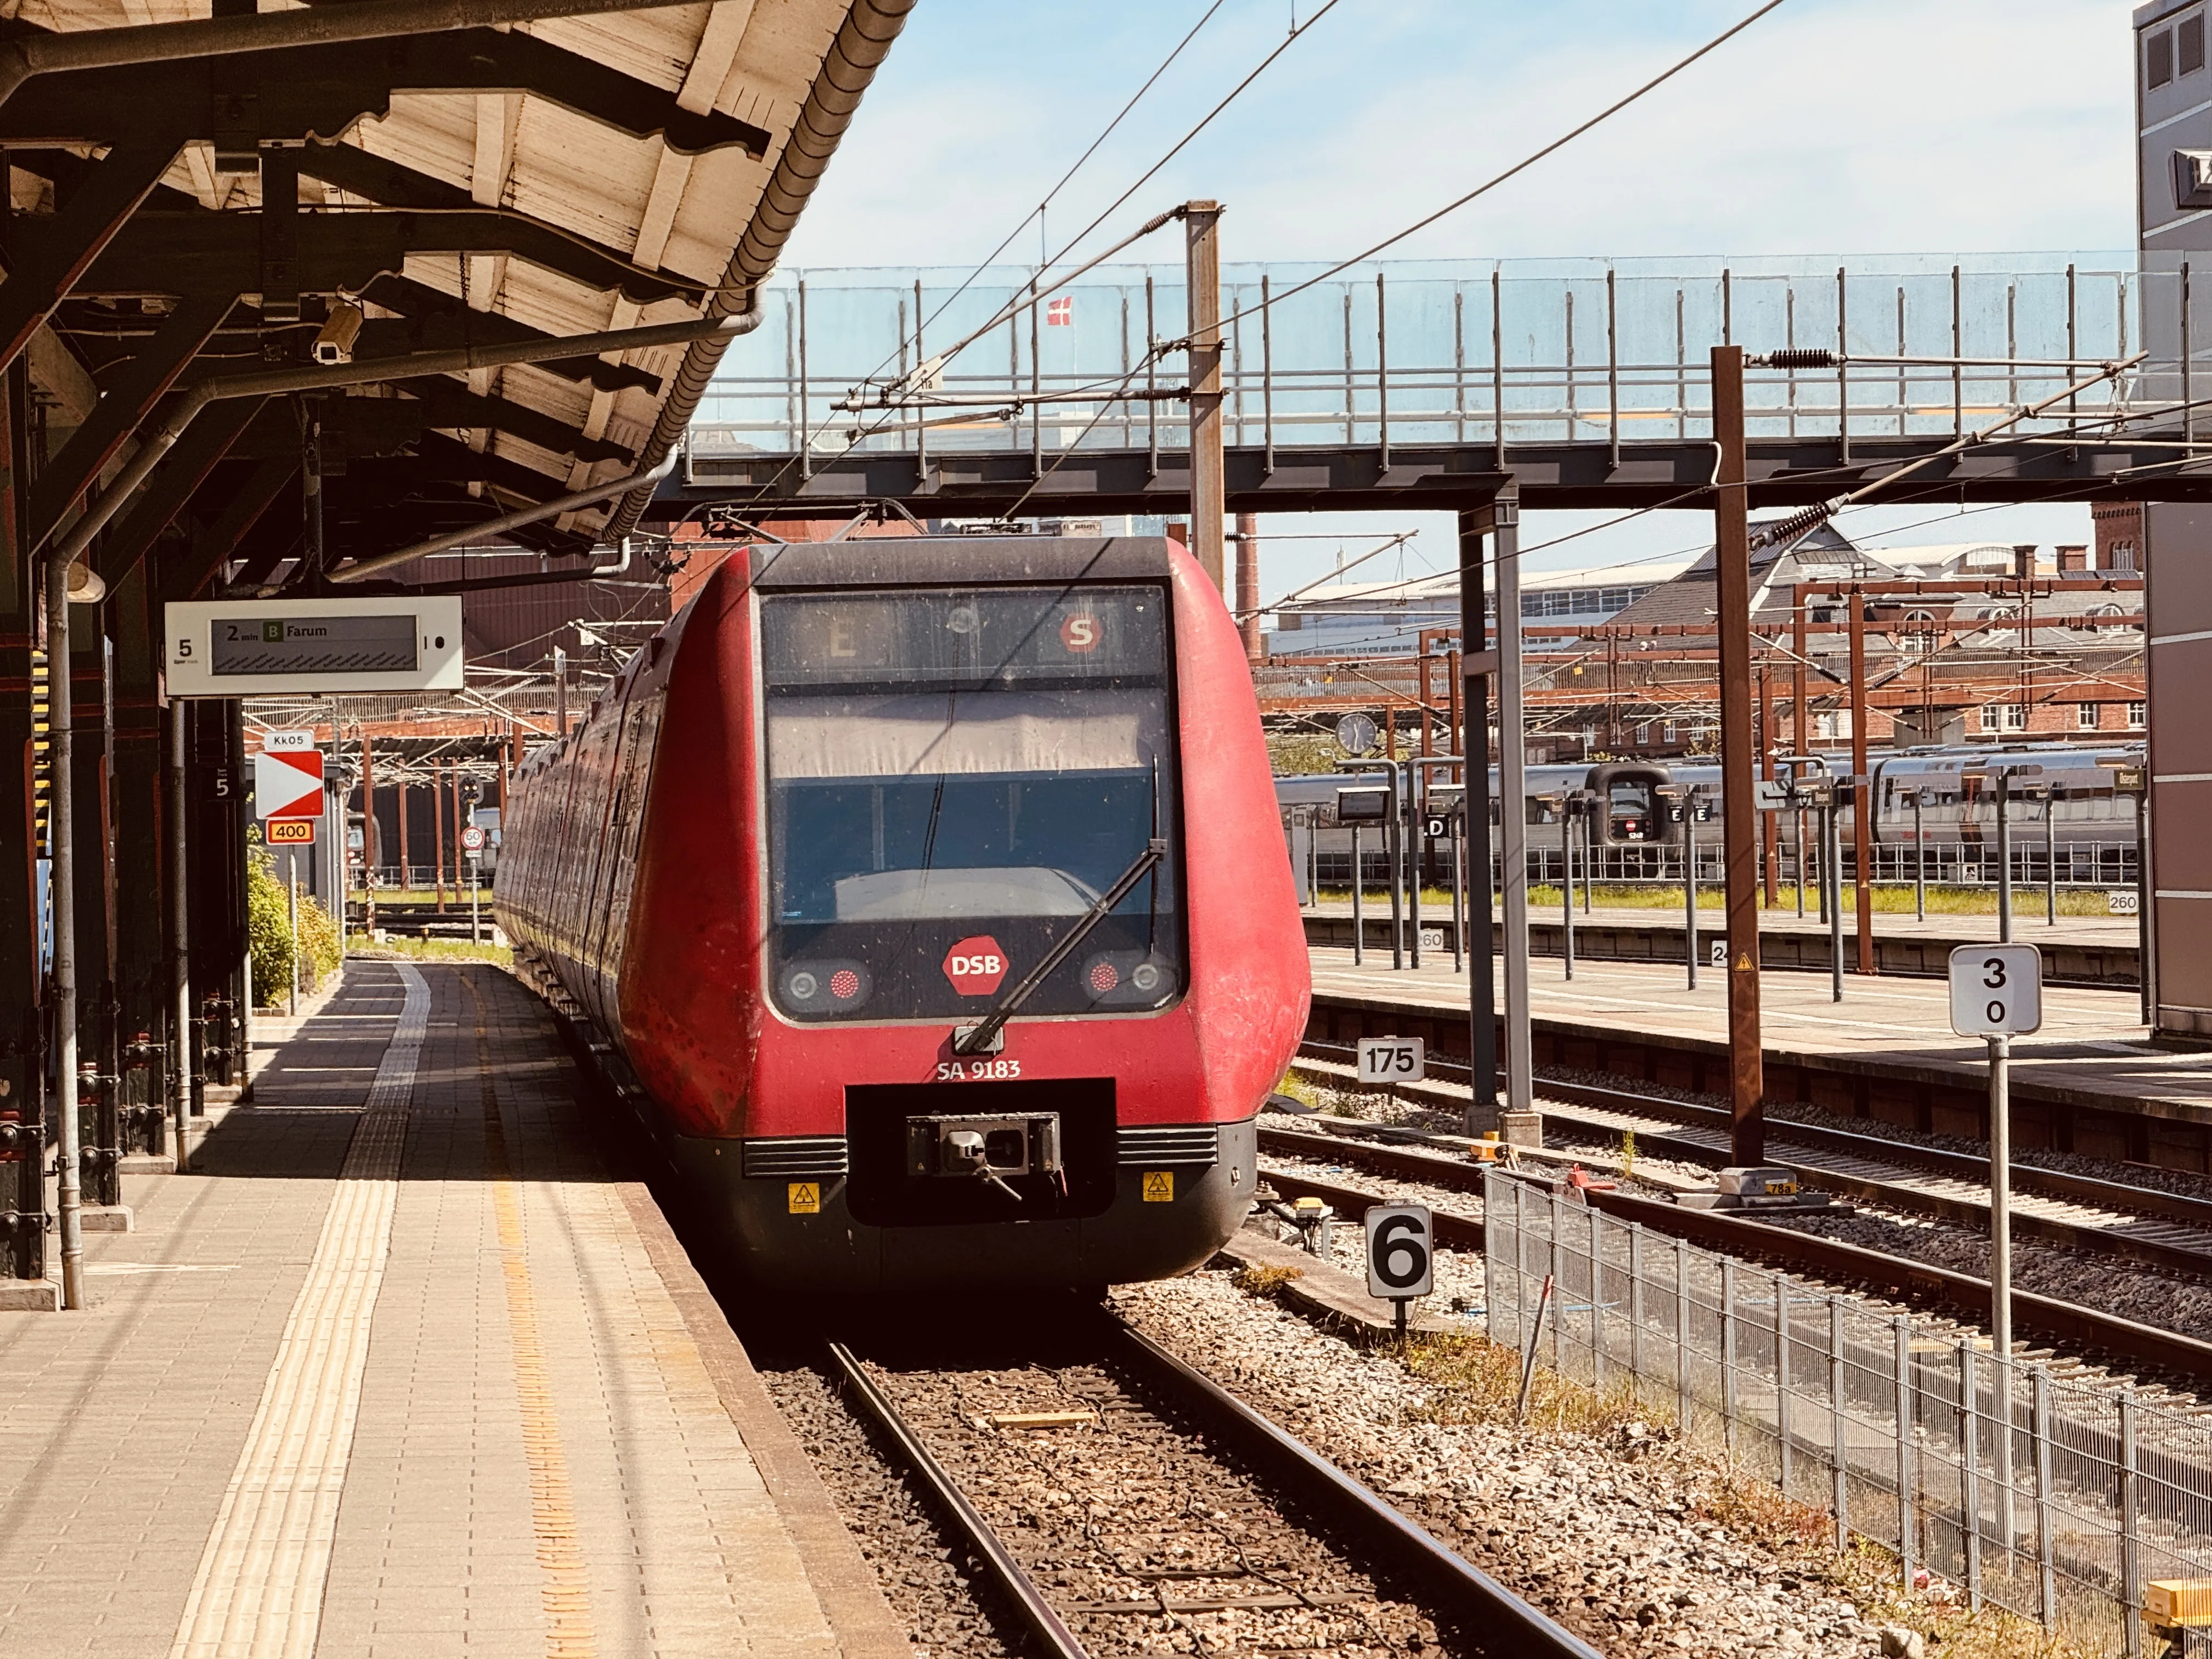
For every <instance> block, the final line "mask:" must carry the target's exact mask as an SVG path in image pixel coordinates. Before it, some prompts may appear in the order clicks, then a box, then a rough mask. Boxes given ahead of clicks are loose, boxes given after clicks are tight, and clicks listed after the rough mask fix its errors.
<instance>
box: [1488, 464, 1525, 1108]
mask: <svg viewBox="0 0 2212 1659" xmlns="http://www.w3.org/2000/svg"><path fill="white" fill-rule="evenodd" d="M1491 524H1492V528H1493V530H1494V531H1495V532H1496V534H1497V538H1498V564H1497V571H1498V799H1499V800H1500V801H1502V802H1503V803H1504V806H1505V810H1504V811H1500V812H1499V813H1498V829H1499V831H1500V834H1499V836H1498V848H1499V854H1500V861H1501V865H1502V868H1501V870H1500V872H1499V878H1498V884H1499V885H1500V886H1501V887H1502V888H1504V899H1505V940H1504V950H1505V1104H1506V1109H1508V1110H1509V1111H1515V1112H1526V1111H1528V1110H1531V1109H1533V1104H1534V1084H1535V1078H1534V1067H1533V1066H1531V1064H1530V1060H1531V1056H1530V1054H1529V1052H1528V814H1527V813H1526V812H1524V811H1522V808H1521V803H1522V801H1524V800H1526V799H1528V737H1527V732H1526V727H1525V725H1524V718H1523V714H1522V684H1521V495H1520V492H1519V491H1518V490H1517V489H1515V488H1513V486H1512V485H1511V484H1510V483H1509V484H1508V485H1507V487H1506V488H1505V489H1504V490H1502V491H1500V492H1499V494H1498V498H1497V500H1496V501H1494V502H1492V506H1491Z"/></svg>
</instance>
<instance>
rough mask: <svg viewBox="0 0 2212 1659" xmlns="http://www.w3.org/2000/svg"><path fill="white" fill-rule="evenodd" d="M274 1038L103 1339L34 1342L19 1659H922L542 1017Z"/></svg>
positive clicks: (148, 1239) (490, 984)
mask: <svg viewBox="0 0 2212 1659" xmlns="http://www.w3.org/2000/svg"><path fill="white" fill-rule="evenodd" d="M256 1037H257V1044H256V1048H257V1052H256V1054H255V1056H254V1060H255V1070H256V1073H257V1076H256V1079H255V1086H254V1089H253V1093H252V1103H251V1104H248V1105H241V1106H239V1107H236V1108H234V1109H231V1110H230V1111H229V1112H228V1113H227V1114H226V1115H224V1116H223V1117H222V1120H221V1121H219V1122H218V1123H216V1125H215V1127H213V1128H212V1129H211V1130H210V1133H208V1135H207V1137H206V1139H205V1140H204V1142H203V1144H202V1145H201V1146H200V1147H199V1148H198V1151H197V1159H196V1164H195V1169H194V1170H193V1172H192V1173H191V1174H188V1175H184V1176H176V1175H149V1176H137V1177H131V1179H130V1182H129V1184H128V1187H127V1189H126V1192H125V1198H126V1200H128V1201H130V1202H131V1204H132V1205H134V1206H136V1209H137V1217H138V1231H137V1232H136V1233H134V1234H129V1235H119V1236H101V1237H90V1238H88V1242H87V1261H88V1286H89V1291H90V1298H91V1304H92V1305H91V1307H90V1308H89V1310H87V1311H83V1312H78V1313H62V1314H34V1313H21V1314H0V1398H4V1399H5V1400H7V1401H8V1402H9V1405H8V1412H7V1419H6V1426H7V1431H6V1433H5V1434H4V1435H0V1492H4V1493H5V1494H6V1495H7V1496H6V1499H5V1505H6V1507H5V1510H4V1519H0V1653H7V1654H34V1653H36V1654H46V1653H61V1652H64V1651H66V1652H72V1653H76V1652H85V1653H94V1654H100V1655H110V1656H116V1659H124V1656H128V1659H144V1656H148V1655H161V1654H167V1655H170V1656H172V1659H215V1656H232V1655H240V1656H245V1655H252V1656H260V1655H272V1656H273V1655H278V1654H282V1655H286V1656H306V1655H310V1654H313V1655H317V1656H322V1659H337V1656H344V1659H368V1656H385V1655H396V1656H404V1659H432V1656H445V1655H452V1656H462V1655H468V1656H478V1655H489V1656H507V1655H514V1656H523V1655H528V1656H532V1659H543V1656H546V1655H549V1654H551V1655H560V1656H572V1659H580V1656H591V1655H616V1654H620V1655H647V1654H650V1655H700V1656H706V1655H710V1654H711V1655H714V1656H718V1659H719V1656H726V1655H759V1656H810V1659H811V1656H823V1659H826V1656H831V1655H837V1654H844V1655H850V1656H855V1659H863V1656H864V1659H892V1656H895V1655H903V1654H905V1653H907V1652H908V1643H907V1640H906V1638H905V1635H904V1632H902V1631H901V1630H899V1629H897V1628H896V1626H895V1625H894V1622H893V1620H892V1618H891V1615H890V1612H889V1610H888V1608H887V1607H886V1606H885V1604H884V1601H883V1599H882V1596H881V1594H880V1592H879V1591H878V1589H877V1588H876V1584H875V1581H874V1578H873V1576H872V1572H871V1571H870V1569H869V1568H868V1567H867V1565H866V1563H865V1562H864V1561H863V1560H862V1559H861V1558H860V1554H859V1553H858V1551H857V1550H856V1549H855V1547H854V1545H853V1543H852V1542H851V1539H850V1534H848V1531H847V1529H846V1528H845V1527H844V1525H843V1523H842V1521H841V1520H840V1519H839V1518H838V1516H837V1515H836V1511H835V1510H834V1508H833V1507H832V1506H831V1504H830V1502H829V1498H828V1497H827V1495H826V1493H825V1492H823V1488H822V1486H820V1483H819V1481H818V1480H817V1478H816V1476H815V1474H814V1473H813V1470H812V1467H811V1464H810V1463H809V1462H807V1460H806V1459H805V1455H804V1454H803V1452H801V1450H800V1449H799V1445H798V1443H797V1442H796V1440H795V1439H794V1438H793V1437H792V1435H791V1433H790V1431H789V1430H788V1429H787V1427H786V1426H785V1425H784V1424H783V1421H782V1419H781V1417H780V1416H779V1415H778V1414H777V1413H776V1412H775V1408H774V1407H773V1405H772V1404H771V1403H770V1402H769V1400H768V1398H767V1395H766V1394H765V1393H764V1391H763V1389H762V1388H761V1385H760V1383H759V1381H758V1379H757V1377H756V1376H754V1375H753V1373H752V1371H751V1370H750V1366H749V1365H748V1364H746V1362H745V1359H744V1352H743V1351H742V1349H740V1348H739V1347H738V1343H737V1341H736V1339H735V1338H734V1337H733V1336H732V1334H731V1333H730V1330H729V1328H728V1327H727V1325H726V1323H725V1322H724V1321H723V1317H722V1315H721V1311H720V1309H719V1308H718V1307H717V1306H716V1304H714V1300H713V1298H712V1297H710V1296H709V1295H708V1291H707V1290H706V1287H705V1286H704V1285H703V1284H702V1281H701V1279H700V1278H699V1276H698V1275H697V1273H696V1272H695V1271H694V1270H693V1268H692V1267H691V1264H690V1261H688V1260H687V1259H686V1258H685V1257H684V1254H683V1251H682V1249H680V1248H679V1247H678V1244H677V1243H676V1241H675V1239H674V1237H673V1236H672V1235H671V1233H670V1231H669V1230H668V1227H667V1225H666V1224H665V1221H664V1219H663V1218H662V1217H661V1215H660V1212H659V1209H658V1208H657V1207H656V1206H655V1205H654V1204H653V1200H652V1198H651V1196H650V1195H649V1194H647V1192H646V1190H645V1189H644V1188H642V1187H641V1186H639V1185H637V1184H636V1183H635V1182H629V1181H626V1180H623V1179H618V1178H617V1176H616V1175H615V1174H612V1173H611V1172H610V1171H609V1170H608V1169H607V1168H606V1167H605V1164H603V1162H602V1160H601V1158H600V1156H599V1152H598V1151H597V1150H596V1149H595V1146H594V1143H593V1140H592V1137H591V1135H590V1134H589V1133H588V1131H587V1126H586V1123H585V1122H584V1121H583V1119H582V1117H581V1116H580V1108H579V1104H578V1091H577V1084H576V1079H575V1076H574V1072H573V1070H572V1068H571V1066H570V1064H569V1062H568V1059H567V1057H566V1056H565V1055H564V1054H563V1053H562V1050H561V1049H560V1048H559V1047H558V1045H557V1042H556V1036H555V1034H554V1030H553V1026H552V1024H551V1021H550V1018H548V1017H547V1016H546V1015H545V1013H544V1011H543V1008H542V1006H541V1005H539V1004H538V1002H537V1000H536V999H534V998H533V997H532V996H531V995H530V994H529V993H528V992H526V990H525V989H523V987H521V986H520V985H519V984H518V983H517V982H516V981H514V980H513V979H512V978H511V977H510V976H508V975H507V974H505V973H503V972H502V971H501V970H499V969H495V968H493V967H490V966H488V965H477V964H466V965H462V964H451V965H448V964H425V965H422V966H421V967H419V968H418V967H416V966H415V965H413V964H410V963H386V962H364V961H360V960H356V961H355V962H353V963H350V964H349V966H348V968H347V970H346V974H345V978H344V981H343V986H342V987H341V988H340V989H339V990H338V991H337V994H335V995H333V996H332V997H331V998H330V999H329V1000H327V1002H326V1003H325V1004H324V1006H321V1007H320V1008H319V1009H317V1010H315V1011H314V1012H312V1013H310V1014H307V1017H305V1018H301V1019H300V1020H299V1021H297V1022H270V1021H266V1020H264V1021H261V1022H258V1024H257V1030H256ZM57 1271H58V1269H57Z"/></svg>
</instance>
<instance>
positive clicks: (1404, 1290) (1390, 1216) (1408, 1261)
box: [1367, 1204, 1437, 1302]
mask: <svg viewBox="0 0 2212 1659" xmlns="http://www.w3.org/2000/svg"><path fill="white" fill-rule="evenodd" d="M1434 1237H1435V1229H1434V1227H1433V1226H1432V1225H1431V1222H1430V1219H1429V1211H1428V1206H1426V1205H1425V1204H1377V1205H1376V1206H1374V1207H1373V1208H1371V1209H1370V1210H1369V1211H1368V1212H1367V1293H1368V1295H1370V1296H1372V1297H1378V1298H1379V1299H1381V1300H1383V1301H1386V1302H1402V1301H1403V1300H1405V1299H1406V1298H1407V1297H1415V1296H1426V1295H1428V1294H1429V1292H1430V1291H1432V1290H1434V1289H1435V1288H1436V1276H1437V1270H1436V1255H1435V1251H1434V1249H1433V1247H1432V1243H1431V1241H1432V1240H1433V1239H1434Z"/></svg>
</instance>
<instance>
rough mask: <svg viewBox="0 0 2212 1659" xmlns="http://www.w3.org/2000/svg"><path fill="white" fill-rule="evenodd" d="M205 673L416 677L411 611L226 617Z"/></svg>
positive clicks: (212, 637) (213, 636)
mask: <svg viewBox="0 0 2212 1659" xmlns="http://www.w3.org/2000/svg"><path fill="white" fill-rule="evenodd" d="M210 644H211V645H212V647H213V653H212V658H211V660H210V662H209V664H208V671H209V672H210V673H211V674H216V675H218V676H222V675H256V676H258V675H264V674H373V673H379V672H382V673H395V674H398V673H404V674H411V673H413V672H414V671H415V668H416V663H417V662H418V661H419V660H420V659H421V655H422V653H420V651H418V650H417V649H416V643H415V616H414V613H413V612H412V611H402V612H400V613H398V614H397V615H392V616H382V617H263V618H260V619H258V620H256V619H254V618H252V617H219V618H217V619H216V623H215V626H214V627H213V629H211V630H210Z"/></svg>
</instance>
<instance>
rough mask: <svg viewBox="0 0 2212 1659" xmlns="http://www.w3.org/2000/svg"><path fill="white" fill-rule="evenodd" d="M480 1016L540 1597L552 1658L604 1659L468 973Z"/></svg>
mask: <svg viewBox="0 0 2212 1659" xmlns="http://www.w3.org/2000/svg"><path fill="white" fill-rule="evenodd" d="M462 982H463V983H464V984H465V985H467V986H468V991H469V997H470V1000H471V1001H473V1002H474V1003H475V1004H476V1009H477V1077H478V1079H480V1081H479V1084H478V1088H479V1091H480V1098H481V1099H482V1101H483V1136H484V1164H485V1165H486V1169H487V1171H488V1173H489V1175H490V1176H491V1182H492V1188H491V1201H492V1212H493V1214H494V1215H495V1217H496V1218H497V1220H498V1223H499V1255H500V1267H501V1270H502V1271H503V1273H504V1274H505V1276H506V1280H507V1324H508V1326H509V1328H511V1330H512V1331H513V1337H514V1389H515V1398H516V1401H517V1402H518V1403H519V1404H520V1407H521V1408H522V1449H523V1455H525V1457H526V1458H527V1460H528V1461H529V1464H530V1525H531V1528H532V1531H533V1532H535V1533H536V1534H537V1535H538V1566H539V1568H540V1569H541V1570H543V1571H544V1576H545V1581H544V1585H543V1586H542V1587H541V1589H540V1590H539V1592H538V1595H539V1600H540V1601H541V1602H542V1603H543V1604H544V1609H545V1652H546V1655H547V1659H597V1656H598V1654H599V1638H598V1636H597V1635H596V1634H595V1633H594V1632H593V1629H592V1602H591V1585H590V1583H589V1581H588V1580H587V1579H586V1577H585V1574H584V1553H583V1550H582V1548H581V1547H580V1544H579V1542H578V1540H577V1528H576V1508H575V1504H574V1498H573V1495H572V1493H571V1492H570V1489H569V1486H568V1459H567V1457H566V1456H565V1455H563V1454H562V1449H561V1424H560V1419H559V1417H558V1415H557V1414H556V1412H555V1410H554V1405H553V1385H552V1382H551V1380H550V1378H549V1377H548V1376H547V1375H546V1370H545V1343H544V1338H543V1337H542V1336H541V1335H540V1334H539V1333H538V1297H537V1295H536V1293H535V1292H534V1291H532V1288H531V1284H530V1257H529V1253H528V1251H527V1249H526V1247H525V1241H524V1237H523V1231H522V1202H521V1199H520V1187H519V1185H518V1184H517V1182H515V1180H514V1172H513V1166H512V1165H511V1164H509V1163H508V1162H507V1131H506V1129H505V1127H503V1126H502V1125H501V1122H500V1115H499V1094H498V1091H497V1089H496V1088H495V1085H494V1084H493V1081H492V1069H491V1043H490V1041H489V1037H488V1036H487V1035H486V1033H485V1030H484V1006H483V996H482V995H481V994H479V993H478V992H477V987H476V986H475V984H474V983H473V982H472V981H470V979H469V978H468V976H467V975H463V979H462Z"/></svg>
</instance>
